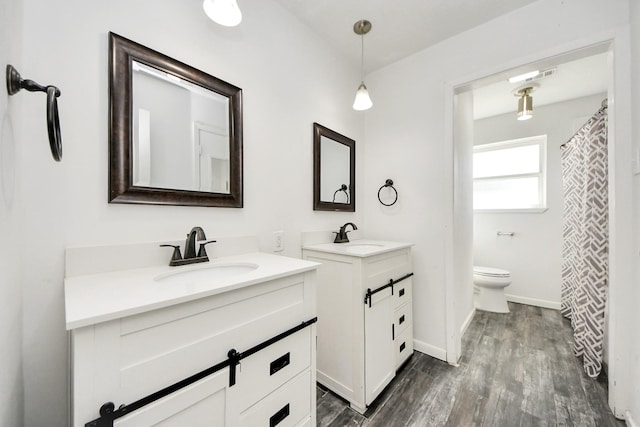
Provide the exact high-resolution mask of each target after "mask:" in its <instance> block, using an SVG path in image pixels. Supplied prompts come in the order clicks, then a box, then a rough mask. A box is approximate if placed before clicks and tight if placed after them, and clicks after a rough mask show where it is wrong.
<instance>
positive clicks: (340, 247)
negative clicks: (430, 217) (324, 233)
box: [302, 239, 413, 258]
mask: <svg viewBox="0 0 640 427" xmlns="http://www.w3.org/2000/svg"><path fill="white" fill-rule="evenodd" d="M411 246H413V243H406V242H391V241H387V240H370V239H360V240H352V241H350V242H348V243H320V244H315V245H305V246H303V247H302V249H305V250H310V251H318V252H328V253H332V254H337V255H348V256H354V257H359V258H364V257H368V256H373V255H378V254H383V253H385V252H391V251H395V250H398V249H404V248H409V247H411Z"/></svg>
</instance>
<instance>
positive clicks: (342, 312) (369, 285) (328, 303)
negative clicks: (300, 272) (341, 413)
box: [303, 240, 413, 413]
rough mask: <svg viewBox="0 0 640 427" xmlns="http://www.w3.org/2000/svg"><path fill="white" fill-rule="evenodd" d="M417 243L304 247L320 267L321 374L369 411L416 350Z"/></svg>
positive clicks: (332, 387)
mask: <svg viewBox="0 0 640 427" xmlns="http://www.w3.org/2000/svg"><path fill="white" fill-rule="evenodd" d="M411 246H412V245H411V244H410V243H398V242H386V241H369V240H367V241H365V240H362V241H359V240H355V241H352V242H351V243H345V244H338V243H326V244H318V245H309V246H305V247H304V248H303V258H304V259H305V260H308V261H313V262H317V263H320V264H321V265H320V266H319V267H318V269H317V283H318V285H317V289H318V294H317V304H318V326H317V331H318V349H317V351H318V353H317V367H318V371H317V379H318V382H319V383H321V384H322V385H324V386H325V387H327V388H329V389H330V390H332V391H334V392H335V393H337V394H338V395H340V396H342V397H343V398H345V399H346V400H348V401H349V402H350V404H351V407H352V408H353V409H355V410H356V411H358V412H360V413H364V412H365V411H366V409H367V406H369V405H370V404H371V403H372V402H373V401H374V399H375V398H376V397H377V396H378V395H379V394H380V392H382V390H383V389H384V388H385V387H386V386H387V385H388V384H389V382H391V380H392V379H393V378H394V376H395V374H396V370H397V369H399V368H400V367H401V366H402V364H403V363H404V362H405V361H406V360H407V359H408V358H409V357H410V356H411V354H412V353H413V326H412V324H413V319H412V314H413V313H412V276H413V270H412V261H411Z"/></svg>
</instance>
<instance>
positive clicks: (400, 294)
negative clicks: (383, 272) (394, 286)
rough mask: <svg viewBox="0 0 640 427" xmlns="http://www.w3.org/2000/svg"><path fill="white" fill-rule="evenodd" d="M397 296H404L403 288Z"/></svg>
mask: <svg viewBox="0 0 640 427" xmlns="http://www.w3.org/2000/svg"><path fill="white" fill-rule="evenodd" d="M398 296H399V297H402V296H404V288H402V289H400V292H398Z"/></svg>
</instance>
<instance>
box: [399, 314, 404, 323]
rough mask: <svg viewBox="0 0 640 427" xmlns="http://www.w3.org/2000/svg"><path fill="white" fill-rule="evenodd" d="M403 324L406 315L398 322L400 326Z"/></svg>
mask: <svg viewBox="0 0 640 427" xmlns="http://www.w3.org/2000/svg"><path fill="white" fill-rule="evenodd" d="M403 323H404V314H403V315H402V316H400V319H399V320H398V324H399V325H402V324H403Z"/></svg>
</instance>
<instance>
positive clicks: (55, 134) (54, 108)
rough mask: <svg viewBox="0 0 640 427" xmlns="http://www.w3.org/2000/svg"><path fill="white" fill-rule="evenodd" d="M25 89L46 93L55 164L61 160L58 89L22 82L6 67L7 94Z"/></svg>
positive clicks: (15, 71) (18, 75) (12, 69)
mask: <svg viewBox="0 0 640 427" xmlns="http://www.w3.org/2000/svg"><path fill="white" fill-rule="evenodd" d="M21 89H25V90H27V91H29V92H46V93H47V130H48V132H49V146H50V147H51V155H52V156H53V159H54V160H55V161H56V162H59V161H60V159H62V135H61V133H60V115H59V114H58V97H59V96H60V89H58V88H57V87H55V86H51V85H49V86H42V85H40V84H38V83H36V82H34V81H33V80H23V79H22V77H20V73H18V70H16V69H15V68H14V67H13V65H11V64H9V65H7V92H8V93H9V95H15V94H16V93H18V92H20V90H21Z"/></svg>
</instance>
